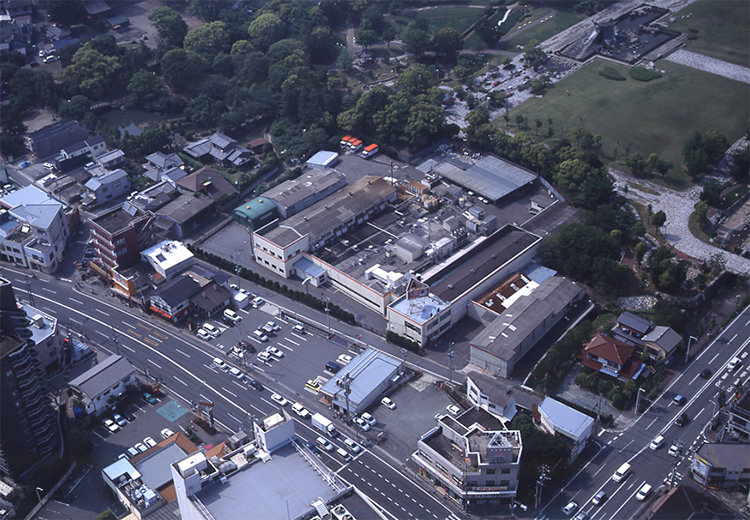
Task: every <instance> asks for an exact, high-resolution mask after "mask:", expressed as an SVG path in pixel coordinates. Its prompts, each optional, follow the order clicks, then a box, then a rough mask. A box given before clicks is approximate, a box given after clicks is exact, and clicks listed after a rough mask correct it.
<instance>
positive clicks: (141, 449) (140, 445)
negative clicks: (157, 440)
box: [133, 442, 148, 453]
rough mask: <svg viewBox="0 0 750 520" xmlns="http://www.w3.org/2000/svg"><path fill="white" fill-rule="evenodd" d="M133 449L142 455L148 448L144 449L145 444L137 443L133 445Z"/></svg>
mask: <svg viewBox="0 0 750 520" xmlns="http://www.w3.org/2000/svg"><path fill="white" fill-rule="evenodd" d="M133 447H134V448H135V449H136V450H138V451H140V452H141V453H143V452H144V451H146V450H147V449H148V448H147V447H146V445H145V444H143V443H142V442H139V443H138V444H136V445H135V446H133Z"/></svg>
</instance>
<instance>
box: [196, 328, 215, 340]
mask: <svg viewBox="0 0 750 520" xmlns="http://www.w3.org/2000/svg"><path fill="white" fill-rule="evenodd" d="M195 335H196V336H198V337H199V338H200V339H202V340H203V341H211V340H212V339H213V336H212V335H211V334H209V333H208V332H206V331H205V330H204V329H198V332H196V333H195Z"/></svg>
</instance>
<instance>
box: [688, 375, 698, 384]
mask: <svg viewBox="0 0 750 520" xmlns="http://www.w3.org/2000/svg"><path fill="white" fill-rule="evenodd" d="M699 376H700V374H695V377H694V378H693V379H691V380H690V382H689V383H688V384H689V385H692V384H693V383H695V380H696V379H698V377H699Z"/></svg>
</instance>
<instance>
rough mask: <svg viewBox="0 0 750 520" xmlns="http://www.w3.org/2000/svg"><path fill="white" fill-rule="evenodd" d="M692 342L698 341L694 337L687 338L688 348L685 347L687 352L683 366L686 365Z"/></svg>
mask: <svg viewBox="0 0 750 520" xmlns="http://www.w3.org/2000/svg"><path fill="white" fill-rule="evenodd" d="M693 340H695V341H698V338H696V337H695V336H690V337H689V338H688V346H687V350H685V364H687V362H688V357H689V356H690V344H691V343H692V341H693Z"/></svg>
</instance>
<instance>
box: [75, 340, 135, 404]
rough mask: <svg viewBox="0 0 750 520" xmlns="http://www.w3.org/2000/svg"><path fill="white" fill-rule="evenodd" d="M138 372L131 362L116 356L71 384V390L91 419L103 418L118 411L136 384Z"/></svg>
mask: <svg viewBox="0 0 750 520" xmlns="http://www.w3.org/2000/svg"><path fill="white" fill-rule="evenodd" d="M137 371H138V369H136V368H135V367H134V366H133V365H131V364H130V362H129V361H128V360H127V359H125V358H124V357H122V356H118V355H113V356H109V357H108V358H107V359H105V360H104V361H101V362H99V363H98V364H96V365H94V366H93V367H91V368H90V369H88V370H87V371H86V372H84V373H83V374H81V375H80V376H78V377H76V378H75V379H73V380H72V381H70V382H69V383H68V386H69V387H70V389H71V391H72V392H73V395H74V396H75V397H76V398H77V399H78V400H79V401H80V403H81V407H83V410H84V411H85V412H86V413H87V414H88V415H101V414H103V413H105V412H107V411H109V410H110V409H111V408H114V407H115V405H116V403H117V399H119V397H120V396H121V395H122V394H124V393H125V392H126V390H127V386H128V385H134V384H135V383H136V377H135V375H136V372H137ZM113 398H114V399H113Z"/></svg>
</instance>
